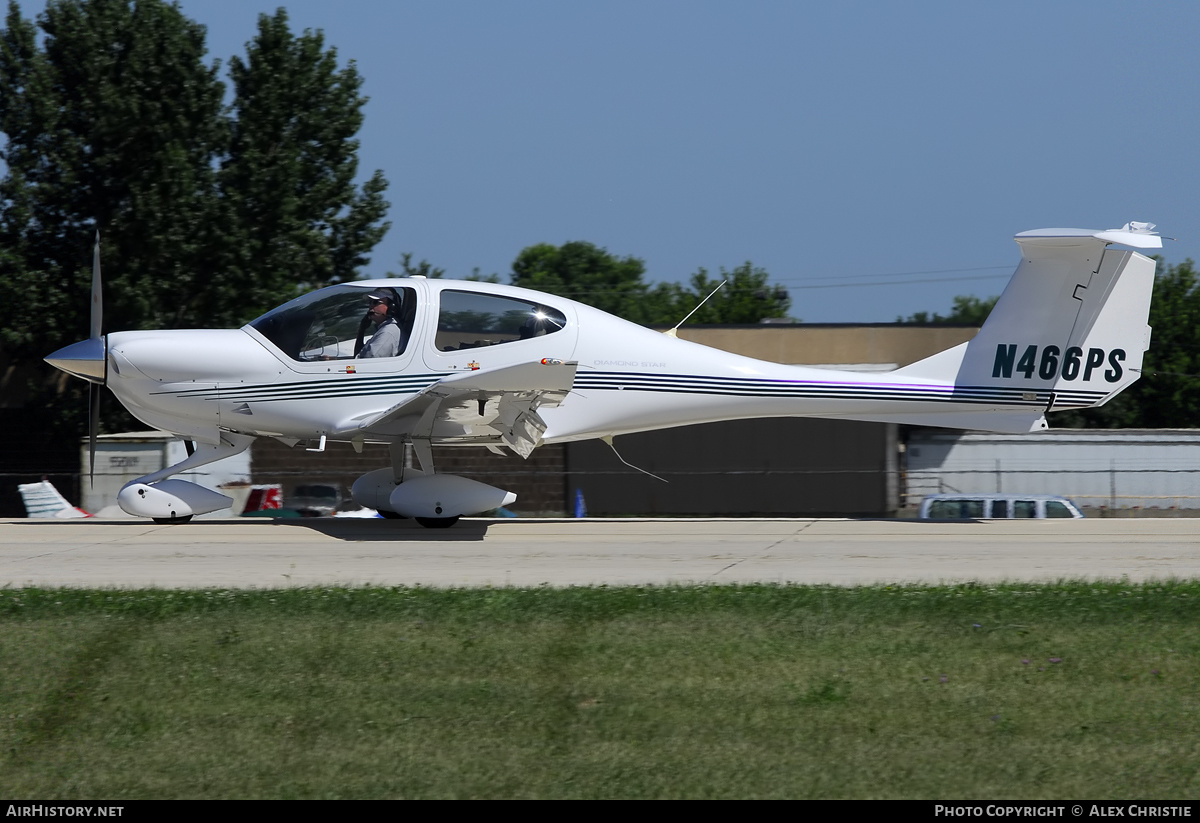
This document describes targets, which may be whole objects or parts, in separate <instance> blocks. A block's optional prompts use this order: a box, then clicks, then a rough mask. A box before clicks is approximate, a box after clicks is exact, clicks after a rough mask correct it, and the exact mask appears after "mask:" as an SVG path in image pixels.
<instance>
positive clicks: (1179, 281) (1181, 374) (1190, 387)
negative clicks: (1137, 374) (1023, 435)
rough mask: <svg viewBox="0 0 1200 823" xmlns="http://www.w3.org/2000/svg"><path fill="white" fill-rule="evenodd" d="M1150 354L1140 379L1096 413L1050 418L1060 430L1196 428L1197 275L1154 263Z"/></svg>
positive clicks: (1190, 267)
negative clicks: (1156, 266)
mask: <svg viewBox="0 0 1200 823" xmlns="http://www.w3.org/2000/svg"><path fill="white" fill-rule="evenodd" d="M1150 327H1151V329H1152V330H1153V331H1152V333H1151V337H1150V349H1149V351H1147V352H1146V356H1145V359H1144V360H1143V362H1142V377H1141V379H1140V380H1138V381H1137V382H1136V383H1134V384H1133V385H1132V386H1130V387H1129V388H1128V389H1126V390H1125V391H1123V392H1122V393H1121V394H1119V395H1117V396H1116V397H1114V398H1113V399H1112V400H1110V401H1109V402H1108V403H1105V404H1104V405H1103V406H1101V407H1099V408H1097V409H1087V410H1085V411H1079V412H1064V413H1063V414H1056V415H1053V416H1051V417H1050V422H1051V423H1052V425H1054V426H1056V427H1060V428H1139V429H1162V428H1169V429H1176V428H1194V427H1196V426H1200V272H1197V271H1196V264H1195V263H1194V262H1192V261H1191V260H1190V259H1189V260H1184V261H1183V262H1182V263H1179V264H1176V265H1174V266H1171V265H1166V264H1164V263H1163V261H1162V260H1161V259H1158V270H1157V272H1156V273H1155V278H1154V295H1153V297H1152V298H1151V301H1150Z"/></svg>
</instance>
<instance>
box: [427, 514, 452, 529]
mask: <svg viewBox="0 0 1200 823" xmlns="http://www.w3.org/2000/svg"><path fill="white" fill-rule="evenodd" d="M417 522H418V523H420V524H421V525H422V526H424V527H425V528H427V529H448V528H450V527H451V526H453V525H454V524H455V523H457V522H458V518H457V517H418V518H417Z"/></svg>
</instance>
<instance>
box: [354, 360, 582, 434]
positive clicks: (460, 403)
mask: <svg viewBox="0 0 1200 823" xmlns="http://www.w3.org/2000/svg"><path fill="white" fill-rule="evenodd" d="M577 365H578V364H576V363H572V362H561V361H550V362H544V363H543V362H537V363H522V364H520V365H517V366H505V367H502V368H498V369H490V370H488V371H470V372H463V373H462V374H455V375H452V376H450V377H445V378H443V379H441V380H439V381H438V382H437V383H434V384H433V385H431V386H429V387H428V388H426V389H424V390H423V391H421V392H420V393H419V394H416V395H413V396H412V397H410V398H408V399H406V400H405V401H404V402H402V403H398V404H397V405H395V406H393V407H392V408H390V409H388V410H387V411H385V412H382V413H380V414H377V415H374V416H372V417H370V418H367V419H365V420H363V421H361V422H360V423H359V425H358V429H359V433H360V434H362V435H365V436H367V437H371V436H376V437H383V438H387V439H392V438H396V437H400V436H403V435H409V436H411V437H413V438H419V439H426V438H427V439H429V440H430V441H431V442H434V443H462V444H474V445H483V446H489V447H491V448H492V450H493V451H499V447H500V446H501V445H507V446H508V447H509V448H510V449H512V450H513V451H514V452H516V453H517V454H519V455H521V456H522V457H528V456H529V454H530V452H532V451H533V450H534V449H535V448H536V447H537V446H538V444H539V443H541V442H542V434H543V433H544V432H545V431H546V423H545V422H544V421H543V420H542V418H541V416H540V415H539V414H538V409H539V408H543V407H554V406H557V405H559V404H560V403H562V401H563V400H564V399H565V398H566V396H567V394H568V393H569V392H570V391H571V386H572V384H574V382H575V369H576V367H577Z"/></svg>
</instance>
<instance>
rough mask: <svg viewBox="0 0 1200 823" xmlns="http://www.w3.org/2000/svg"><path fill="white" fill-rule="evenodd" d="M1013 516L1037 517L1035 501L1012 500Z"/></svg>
mask: <svg viewBox="0 0 1200 823" xmlns="http://www.w3.org/2000/svg"><path fill="white" fill-rule="evenodd" d="M1013 517H1037V503H1036V502H1034V501H1033V500H1014V501H1013Z"/></svg>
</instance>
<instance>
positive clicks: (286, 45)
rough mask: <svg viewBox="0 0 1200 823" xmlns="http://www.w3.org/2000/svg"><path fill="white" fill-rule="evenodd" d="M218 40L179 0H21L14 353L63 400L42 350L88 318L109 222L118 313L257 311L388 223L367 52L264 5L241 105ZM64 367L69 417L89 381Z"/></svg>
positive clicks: (111, 284)
mask: <svg viewBox="0 0 1200 823" xmlns="http://www.w3.org/2000/svg"><path fill="white" fill-rule="evenodd" d="M39 29H40V34H39ZM205 55H206V46H205V31H204V27H203V26H200V25H199V24H197V23H195V22H193V21H191V20H189V19H188V18H186V17H185V16H184V15H183V14H182V12H181V11H180V9H179V7H178V6H176V5H173V4H168V3H166V2H163V1H162V0H139V2H135V3H130V2H128V0H49V2H48V3H47V5H46V8H45V10H44V11H43V12H42V13H41V14H40V15H39V16H38V18H37V21H36V24H35V23H34V22H31V21H29V20H26V19H24V18H23V17H22V15H21V11H20V8H19V6H18V4H17V3H16V1H15V0H9V3H8V9H7V14H6V17H5V23H4V28H3V30H0V133H2V139H0V160H2V161H3V163H4V164H5V173H4V177H3V179H2V180H0V248H2V249H3V250H4V252H3V254H0V350H2V351H3V355H4V358H5V362H4V363H2V364H0V365H2V366H4V367H6V368H10V369H11V368H13V367H15V372H16V373H19V374H20V375H22V377H21V378H20V379H21V381H23V382H24V383H26V384H27V385H29V386H31V387H32V390H33V391H34V392H35V395H34V396H35V399H34V401H33V402H34V403H45V404H47V405H50V404H51V403H52V400H51V396H50V395H47V394H46V389H45V384H46V383H47V382H48V381H47V375H46V373H45V371H44V367H42V365H41V363H40V360H41V358H42V357H44V356H45V355H46V354H48V353H50V352H51V351H53V350H55V349H56V348H58V347H60V346H63V345H66V344H67V343H70V342H74V341H76V340H79V339H80V338H82V337H85V336H86V335H87V332H88V320H87V313H88V306H89V300H88V294H89V292H90V269H91V257H92V255H91V246H92V242H93V235H94V232H95V231H96V230H97V229H98V230H99V231H100V234H101V237H102V257H103V267H104V272H105V287H106V288H105V330H109V329H138V328H160V327H196V326H213V325H227V326H229V325H239V324H241V323H243V322H245V321H246V320H248V319H250V318H252V317H254V316H255V315H257V314H259V313H261V312H262V311H264V310H266V309H267V308H270V307H271V306H273V305H275V304H277V303H279V302H280V301H281V300H282V299H284V298H287V297H290V296H292V295H293V294H294V293H295V292H296V291H297V290H298V288H299V287H300V286H299V284H300V283H301V282H303V283H304V284H305V285H313V286H315V285H324V284H326V283H331V282H337V281H339V280H344V279H348V278H351V277H353V276H354V274H355V271H356V269H357V268H358V267H359V266H361V265H362V264H363V263H364V262H365V260H366V255H367V253H368V252H369V251H370V249H371V248H372V247H373V246H374V245H375V243H377V242H378V240H379V239H380V238H381V237H382V235H383V233H384V231H385V230H386V228H387V225H386V224H385V223H383V222H382V217H383V213H384V210H385V209H386V206H387V204H386V203H385V202H384V200H383V198H382V192H383V190H384V188H385V186H386V183H385V182H384V180H383V178H382V176H381V175H380V174H379V173H378V172H376V174H375V175H374V176H373V177H372V178H370V180H368V181H367V182H366V183H364V184H363V185H362V186H361V187H358V186H356V185H355V183H354V179H355V175H356V174H357V159H356V151H357V148H358V143H357V141H356V140H355V139H354V135H355V133H356V132H357V130H358V128H359V126H360V125H361V123H362V111H361V109H362V106H363V104H364V103H365V98H363V97H362V96H361V95H360V94H359V88H360V86H361V79H360V78H359V76H358V74H357V72H356V70H355V68H354V66H353V64H350V65H349V66H347V67H345V68H339V67H338V63H337V57H336V54H335V53H334V51H333V50H332V49H326V48H325V47H324V44H323V41H322V38H321V35H320V34H319V33H318V34H314V33H312V32H305V33H304V34H302V35H300V36H293V35H292V34H291V33H290V31H289V30H288V27H287V17H286V14H285V13H284V12H283V11H282V10H281V11H279V12H277V13H276V14H275V15H274V16H266V15H264V16H262V17H261V18H260V20H259V27H258V35H257V37H256V38H255V39H254V40H253V41H252V42H251V43H250V44H249V45H248V53H247V56H246V58H245V59H240V58H235V59H234V60H233V61H231V77H232V80H233V91H234V100H233V105H232V106H231V107H229V108H226V107H225V106H224V103H223V100H224V94H225V87H224V85H223V84H222V83H221V81H220V79H219V75H220V69H221V65H220V63H219V62H217V61H214V62H211V63H210V62H206V60H205ZM12 379H13V378H9V385H10V387H11V386H12V385H13V384H12V382H11V381H12ZM57 385H59V386H61V387H62V389H61V390H62V391H63V392H66V393H67V394H68V395H71V396H73V397H63V398H60V399H59V401H60V402H57V403H54V405H56V406H57V407H58V408H62V409H64V410H66V414H67V416H68V417H70V415H71V414H73V412H72V411H71V410H72V409H74V408H77V407H79V406H80V404H79V403H73V402H71V400H72V399H75V400H78V397H79V395H80V394H81V391H80V389H81V385H80V384H79V381H61V380H60V381H59V382H58V384H57ZM112 405H114V404H110V407H111V406H112ZM79 428H80V426H79V423H78V420H71V421H69V425H68V426H67V427H66V428H65V429H64V431H72V430H73V431H78V430H79Z"/></svg>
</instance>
